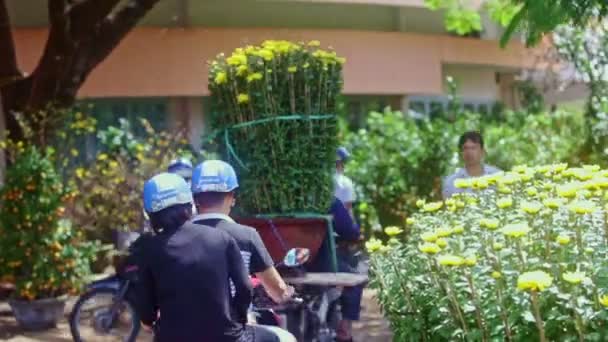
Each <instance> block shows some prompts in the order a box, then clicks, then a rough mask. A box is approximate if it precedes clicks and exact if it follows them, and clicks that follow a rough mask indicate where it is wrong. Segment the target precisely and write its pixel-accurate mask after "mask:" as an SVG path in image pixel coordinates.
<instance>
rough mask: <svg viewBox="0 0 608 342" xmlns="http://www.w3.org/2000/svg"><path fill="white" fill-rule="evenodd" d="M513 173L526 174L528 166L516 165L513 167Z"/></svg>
mask: <svg viewBox="0 0 608 342" xmlns="http://www.w3.org/2000/svg"><path fill="white" fill-rule="evenodd" d="M512 170H513V172H517V173H526V172H528V170H529V168H528V165H516V166H514V167H513V169H512Z"/></svg>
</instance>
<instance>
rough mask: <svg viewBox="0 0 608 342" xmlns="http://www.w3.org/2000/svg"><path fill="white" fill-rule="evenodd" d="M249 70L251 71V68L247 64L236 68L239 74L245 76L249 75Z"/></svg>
mask: <svg viewBox="0 0 608 342" xmlns="http://www.w3.org/2000/svg"><path fill="white" fill-rule="evenodd" d="M248 72H249V68H248V67H247V65H239V66H238V67H237V68H236V74H237V76H245V75H247V73H248Z"/></svg>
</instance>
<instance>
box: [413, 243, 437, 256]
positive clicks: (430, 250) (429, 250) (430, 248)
mask: <svg viewBox="0 0 608 342" xmlns="http://www.w3.org/2000/svg"><path fill="white" fill-rule="evenodd" d="M418 249H420V251H421V252H422V253H426V254H437V253H439V252H440V251H441V248H440V247H439V246H438V245H436V244H434V243H425V244H423V245H421V246H420V247H418Z"/></svg>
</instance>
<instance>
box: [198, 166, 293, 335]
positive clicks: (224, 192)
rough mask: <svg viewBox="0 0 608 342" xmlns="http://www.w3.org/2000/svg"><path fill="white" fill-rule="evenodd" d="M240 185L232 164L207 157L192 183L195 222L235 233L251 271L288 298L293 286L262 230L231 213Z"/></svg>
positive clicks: (279, 298)
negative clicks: (242, 222)
mask: <svg viewBox="0 0 608 342" xmlns="http://www.w3.org/2000/svg"><path fill="white" fill-rule="evenodd" d="M238 187H239V184H238V179H237V176H236V172H235V171H234V169H233V168H232V166H230V164H228V163H226V162H224V161H221V160H207V161H205V162H203V163H201V164H199V165H198V166H197V167H196V168H195V169H194V172H193V175H192V185H191V190H192V193H193V195H194V202H195V203H196V207H197V210H198V213H199V214H198V215H196V216H195V217H194V218H193V219H192V222H193V223H194V224H197V225H204V226H209V227H215V228H217V229H218V230H222V231H224V232H226V233H228V234H229V235H230V236H232V237H233V238H234V239H235V241H236V242H237V245H238V246H239V249H240V252H241V256H242V258H243V262H244V264H245V269H247V271H248V272H249V274H252V275H255V276H256V278H257V279H259V281H260V282H261V284H262V286H263V287H264V289H265V290H266V293H268V295H269V296H270V298H272V300H273V301H275V302H276V303H283V302H286V301H287V300H289V299H291V297H292V296H293V294H294V289H293V287H291V286H289V285H287V284H286V283H285V281H283V278H281V275H279V272H277V270H276V269H275V267H274V262H273V260H272V258H271V257H270V253H268V250H267V249H266V246H264V243H263V242H262V238H261V237H260V234H258V232H257V231H256V230H255V229H254V228H251V227H247V226H243V225H240V224H238V223H236V222H235V221H234V220H233V219H232V218H231V217H230V212H231V211H232V207H234V205H235V203H236V197H235V192H236V190H237V189H238ZM257 327H259V328H262V329H267V330H269V331H272V333H274V334H275V335H276V336H277V337H278V338H279V340H280V341H295V338H294V337H293V335H291V334H290V333H288V332H287V331H285V330H283V329H279V328H276V327H270V326H261V325H258V326H257Z"/></svg>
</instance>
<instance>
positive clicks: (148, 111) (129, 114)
mask: <svg viewBox="0 0 608 342" xmlns="http://www.w3.org/2000/svg"><path fill="white" fill-rule="evenodd" d="M82 104H84V105H85V106H90V109H89V110H88V111H87V112H88V113H89V114H90V115H92V116H93V117H94V118H95V119H96V120H97V131H100V130H104V129H106V128H108V127H109V126H118V125H120V123H119V120H120V119H121V118H124V119H126V120H127V121H128V122H129V123H131V127H132V129H133V132H134V133H135V135H136V136H142V135H144V134H145V129H144V128H143V127H142V125H140V119H146V120H148V121H149V122H150V125H152V127H153V128H154V129H155V130H159V131H160V130H166V129H168V128H169V122H168V106H167V101H166V100H165V99H99V100H87V101H83V102H82ZM84 140H85V141H84V142H83V144H81V145H80V146H79V149H80V152H81V155H84V156H85V157H86V158H92V157H93V156H95V154H96V153H97V151H98V150H99V146H98V145H97V136H96V134H91V135H89V136H88V137H86V138H85V139H84Z"/></svg>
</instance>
